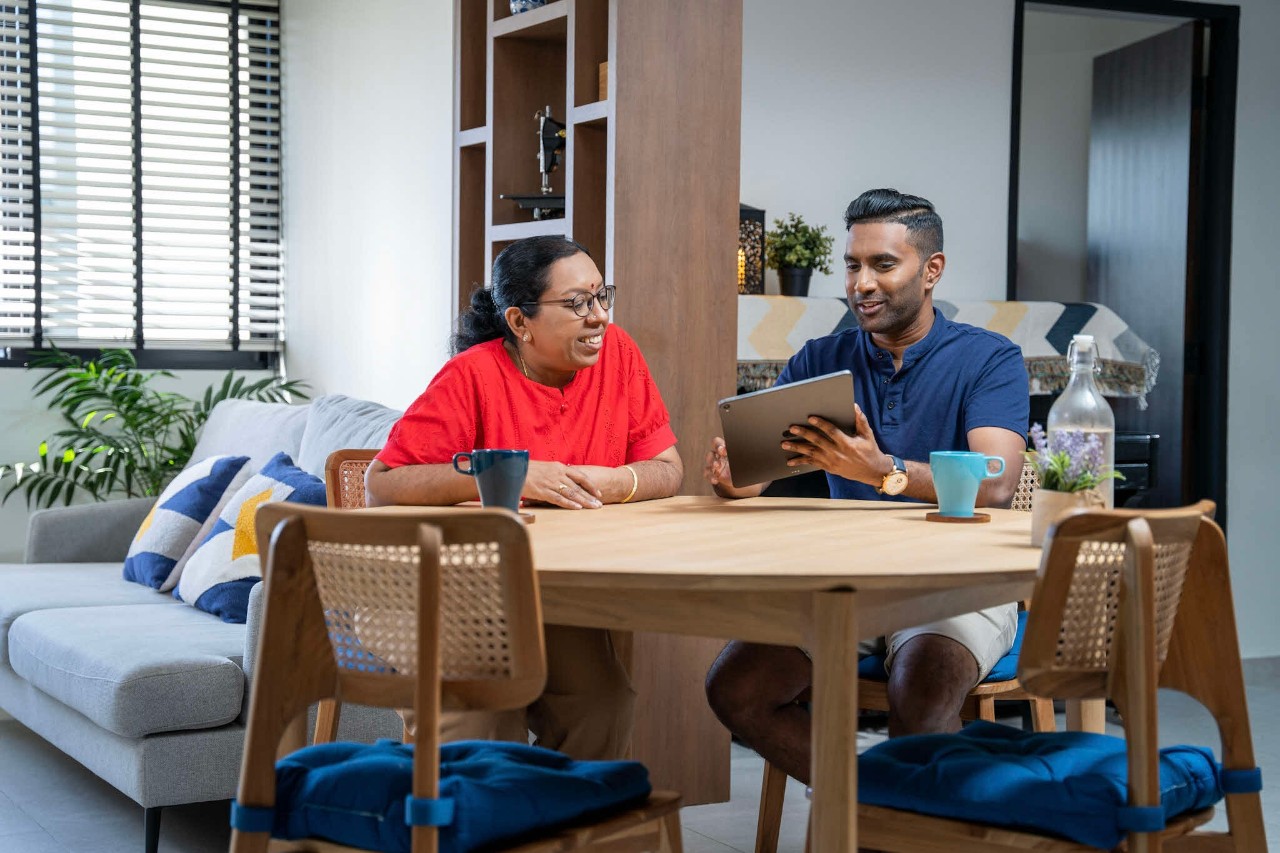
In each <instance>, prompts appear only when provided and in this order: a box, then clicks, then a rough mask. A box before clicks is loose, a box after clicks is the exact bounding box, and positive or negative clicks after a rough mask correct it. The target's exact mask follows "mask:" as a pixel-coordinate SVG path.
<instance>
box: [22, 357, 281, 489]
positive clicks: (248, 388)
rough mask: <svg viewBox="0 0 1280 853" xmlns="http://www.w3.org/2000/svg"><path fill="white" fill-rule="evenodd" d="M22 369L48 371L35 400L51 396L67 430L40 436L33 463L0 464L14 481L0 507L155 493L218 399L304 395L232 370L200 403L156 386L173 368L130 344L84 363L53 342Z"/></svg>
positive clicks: (182, 460)
mask: <svg viewBox="0 0 1280 853" xmlns="http://www.w3.org/2000/svg"><path fill="white" fill-rule="evenodd" d="M28 367H29V368H31V369H37V370H39V369H43V370H45V371H46V373H45V374H44V376H42V377H41V378H40V379H38V380H37V381H36V383H35V387H34V391H35V396H36V397H47V398H48V399H49V400H50V402H51V404H52V407H53V408H54V409H55V410H57V411H58V412H60V413H61V415H62V418H63V420H64V421H65V426H64V427H63V428H62V429H60V430H58V431H57V432H55V433H54V434H53V435H52V436H51V437H50V438H48V439H46V440H44V441H42V442H40V445H39V447H38V448H37V450H36V458H35V459H34V460H33V461H29V462H16V463H13V464H10V465H0V483H3V482H4V481H5V480H10V481H11V482H10V484H9V486H8V489H7V490H6V491H5V493H4V496H3V498H0V504H2V503H4V502H5V501H7V500H8V499H9V498H10V497H12V496H13V494H14V492H17V491H22V492H23V493H24V494H25V495H26V499H27V505H28V506H31V505H35V506H38V507H48V506H52V505H53V504H55V503H57V502H58V501H59V500H61V501H62V502H63V503H68V504H69V503H71V502H72V500H73V499H76V498H86V497H87V498H90V499H92V500H98V501H101V500H107V499H109V498H115V497H150V496H155V495H159V494H160V492H161V490H163V489H164V487H165V485H166V484H167V483H168V482H169V481H170V480H172V479H173V478H174V477H175V476H176V475H177V474H178V472H179V471H181V470H182V469H183V467H184V466H185V465H186V464H187V461H188V460H189V459H190V458H191V452H192V451H193V450H194V449H195V446H196V439H197V438H198V437H199V432H200V428H201V427H202V426H203V425H204V422H205V420H207V419H208V417H209V412H210V410H211V409H212V408H213V407H214V405H215V404H216V403H218V402H219V401H221V400H226V399H229V398H238V399H248V400H261V401H265V402H285V401H287V400H289V399H290V397H291V396H298V397H302V398H304V399H305V398H306V394H304V393H303V390H302V389H304V388H305V387H306V385H305V383H302V382H298V381H293V380H290V381H286V380H284V379H281V378H280V377H276V376H269V377H267V378H265V379H260V380H258V381H256V382H248V381H246V380H245V379H244V378H243V377H237V376H236V375H235V374H234V373H233V372H228V373H227V375H226V376H225V377H223V379H222V381H221V382H220V383H215V384H214V385H211V386H209V388H207V389H206V390H205V392H204V395H203V396H201V397H200V398H199V399H191V398H189V397H187V396H185V395H183V394H178V393H175V392H172V391H161V390H159V389H157V388H155V387H154V383H155V380H156V379H158V378H160V377H172V376H173V374H172V373H171V372H169V371H167V370H139V369H138V362H137V360H136V359H135V358H134V357H133V353H131V352H129V351H128V350H119V349H117V350H104V351H103V353H102V354H101V356H99V357H98V358H96V359H88V360H85V359H81V358H80V357H79V356H76V355H72V354H71V353H68V352H64V351H63V350H59V349H57V348H54V349H50V350H48V351H42V352H38V353H33V354H32V356H31V360H30V364H29V365H28Z"/></svg>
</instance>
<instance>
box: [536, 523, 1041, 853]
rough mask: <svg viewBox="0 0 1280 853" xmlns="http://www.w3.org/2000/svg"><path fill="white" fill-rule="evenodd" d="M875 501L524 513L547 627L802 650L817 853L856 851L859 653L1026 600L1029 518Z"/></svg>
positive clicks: (1031, 554) (1033, 554)
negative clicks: (809, 678)
mask: <svg viewBox="0 0 1280 853" xmlns="http://www.w3.org/2000/svg"><path fill="white" fill-rule="evenodd" d="M931 509H933V507H929V506H923V505H920V504H903V503H893V502H874V501H844V500H814V499H798V498H752V499H748V500H741V501H728V500H723V499H720V498H714V497H675V498H667V499H665V500H656V501H647V502H644V503H637V504H626V505H613V506H607V507H604V508H603V509H600V510H594V511H580V512H568V511H564V510H557V509H537V510H534V511H533V514H534V519H533V521H534V523H531V524H530V525H529V528H528V530H529V534H530V537H531V540H532V543H533V551H534V561H535V565H536V566H537V569H538V578H539V582H540V586H541V591H542V605H543V615H544V618H545V619H546V621H547V622H549V623H555V624H562V625H577V626H584V627H594V628H610V629H616V630H621V631H639V632H650V631H652V632H664V633H670V634H683V635H692V636H698V637H716V638H724V639H740V640H748V641H752V642H758V643H775V644H787V645H795V646H801V647H803V648H805V649H806V650H808V652H809V653H810V655H811V657H812V659H813V673H814V675H813V700H812V710H813V735H812V738H813V740H812V747H813V753H812V754H813V764H812V784H813V806H812V808H813V814H812V821H813V823H812V845H813V846H812V849H813V850H814V851H815V853H831V851H835V853H849V852H850V851H853V850H856V849H857V808H856V806H855V803H856V802H857V767H858V765H857V750H856V743H857V727H858V725H857V724H858V696H857V691H858V678H857V665H858V655H857V647H858V641H859V640H860V639H863V638H871V637H877V636H881V635H884V634H887V633H889V632H891V631H894V630H898V629H901V628H907V627H911V626H913V625H919V624H922V623H925V622H929V621H932V620H935V619H940V618H944V617H947V616H954V615H958V614H961V613H967V612H971V611H974V610H979V609H981V608H984V607H990V606H993V605H997V604H1001V603H1004V602H1010V601H1017V600H1019V599H1023V598H1026V597H1028V596H1029V595H1030V593H1031V589H1032V586H1033V584H1034V580H1035V576H1036V570H1037V568H1038V566H1039V562H1040V549H1039V548H1035V547H1032V546H1031V544H1030V527H1031V517H1030V514H1029V513H1025V512H1014V511H1011V510H1000V509H986V510H983V512H985V513H987V514H988V515H989V516H990V521H989V522H987V523H936V522H931V521H927V520H926V518H925V516H926V513H927V511H928V510H931Z"/></svg>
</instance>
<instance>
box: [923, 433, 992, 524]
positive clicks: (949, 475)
mask: <svg viewBox="0 0 1280 853" xmlns="http://www.w3.org/2000/svg"><path fill="white" fill-rule="evenodd" d="M992 462H998V463H999V464H1000V467H999V468H996V469H995V470H994V471H993V470H991V463H992ZM929 471H930V473H932V474H933V490H934V491H935V492H937V494H938V512H939V513H941V514H942V515H946V516H950V517H953V518H969V517H971V516H972V515H973V505H974V503H976V502H977V500H978V487H979V486H981V485H982V481H983V480H989V479H993V478H995V477H999V476H1000V475H1001V474H1003V473H1004V459H1003V458H1001V457H999V456H987V455H986V454H983V453H978V452H977V451H975V450H935V451H934V452H933V453H930V454H929Z"/></svg>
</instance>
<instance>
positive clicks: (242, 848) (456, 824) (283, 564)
mask: <svg viewBox="0 0 1280 853" xmlns="http://www.w3.org/2000/svg"><path fill="white" fill-rule="evenodd" d="M256 525H257V529H258V535H259V537H260V538H259V540H258V541H259V542H260V543H263V544H262V546H261V548H262V551H263V564H264V566H265V580H264V583H265V585H266V591H265V602H264V611H263V625H262V640H261V644H260V647H259V648H260V654H259V660H258V661H257V663H256V666H255V669H254V681H253V689H252V697H251V702H250V713H249V724H248V736H247V738H246V748H245V757H244V763H243V766H242V770H241V778H240V786H239V792H238V795H237V800H236V803H235V804H234V805H233V809H232V823H233V827H234V832H233V835H232V846H231V850H232V853H249V851H266V850H267V849H268V843H269V841H270V849H271V850H309V851H339V850H363V849H406V850H407V849H409V848H408V847H404V848H399V847H397V846H395V845H394V844H391V843H389V842H388V846H375V845H372V844H370V845H367V846H365V847H350V846H344V845H345V844H346V843H348V841H349V838H348V837H347V836H342V837H339V838H336V839H335V838H334V835H332V834H331V835H328V836H327V837H326V838H303V839H299V840H289V841H283V842H282V841H279V840H273V839H269V836H270V834H271V829H272V826H273V824H274V825H275V826H277V827H278V826H280V825H281V821H289V822H290V823H289V824H288V825H289V826H293V823H292V821H294V820H295V819H302V818H298V817H297V816H298V815H299V814H300V813H302V814H304V815H310V814H314V813H321V814H325V815H332V814H333V813H335V812H339V813H341V814H342V815H343V819H344V820H346V819H347V816H348V815H350V816H352V817H351V822H353V823H359V821H360V820H363V819H366V818H367V815H368V807H367V806H364V805H360V806H355V805H351V806H347V807H346V810H345V811H343V808H340V807H336V806H334V805H332V804H330V803H328V802H325V803H319V804H317V803H315V802H306V803H305V804H300V803H298V802H297V799H305V796H304V795H303V794H298V793H297V792H298V791H301V792H310V791H312V790H313V789H314V788H319V787H320V786H319V785H315V786H308V785H305V784H304V785H297V786H295V787H296V789H297V791H294V790H293V789H291V788H289V785H288V780H287V778H286V780H285V782H284V784H283V786H282V787H278V784H280V783H279V780H278V778H277V770H276V758H277V750H278V749H279V747H280V744H281V738H282V736H283V735H284V733H285V732H286V730H287V729H289V727H290V725H291V723H292V722H293V721H295V720H296V719H298V718H299V716H300V715H302V714H305V713H306V710H307V708H308V706H309V705H310V704H312V703H314V702H316V701H319V700H323V699H331V698H335V697H340V698H341V699H343V700H345V701H351V702H355V703H357V704H362V705H373V706H380V707H390V708H413V709H414V711H415V713H416V715H417V717H418V719H419V720H420V721H421V725H420V727H419V730H418V741H417V743H416V744H415V745H414V747H413V748H412V757H411V759H410V760H411V761H412V774H411V787H410V783H406V785H405V787H406V788H408V789H409V794H408V797H407V798H406V797H405V796H404V795H403V794H399V795H398V798H397V796H396V795H392V796H390V797H388V811H387V812H386V814H385V815H380V816H379V819H378V820H377V821H374V822H373V823H374V824H375V825H376V828H375V830H374V831H375V832H376V834H377V835H378V836H379V837H381V835H382V834H383V833H384V832H385V831H386V823H387V822H390V821H392V820H394V817H392V816H395V815H402V816H403V817H402V820H403V823H404V824H409V823H412V824H413V825H412V826H410V827H409V828H408V829H407V830H403V831H402V834H403V833H407V835H408V838H409V839H410V843H411V849H412V853H424V851H435V850H436V849H437V846H438V843H439V840H440V834H442V833H446V832H449V833H454V834H455V835H454V836H453V838H454V840H456V841H457V843H458V844H459V845H460V847H461V849H471V846H468V845H466V844H464V842H462V841H461V840H458V839H460V838H462V835H463V834H464V833H467V834H469V835H468V837H470V838H475V837H476V836H475V835H474V833H476V832H490V833H492V832H493V830H492V827H490V826H489V824H491V823H492V822H494V821H502V820H504V819H507V817H508V815H507V813H508V812H510V813H513V814H517V815H519V814H521V813H523V812H525V811H526V810H528V806H527V798H529V797H531V796H534V795H536V794H537V792H536V791H530V790H527V789H529V788H532V787H534V786H528V785H526V786H521V785H520V784H519V782H520V781H522V779H523V778H524V777H520V776H518V775H517V776H516V777H512V776H510V775H509V774H508V775H507V776H506V781H505V782H504V784H505V785H506V786H507V788H509V789H511V790H512V791H513V796H514V797H516V800H515V801H514V802H513V803H512V807H511V808H510V809H497V808H490V809H489V810H488V811H482V810H481V809H480V808H479V807H478V806H477V805H476V804H475V803H474V802H470V801H468V800H467V799H466V798H467V797H469V796H472V795H471V794H469V793H468V791H469V790H472V789H468V788H467V787H466V784H467V781H466V780H465V779H461V780H460V779H459V777H457V776H456V775H454V774H453V773H452V772H451V770H450V766H451V765H445V766H444V768H443V769H442V765H441V751H442V749H443V750H449V749H451V748H452V746H456V747H460V748H465V749H473V750H479V751H483V752H484V754H485V756H486V758H485V761H489V760H490V759H489V758H488V756H489V755H491V754H492V755H493V756H495V757H498V756H500V755H501V754H507V753H503V752H502V751H503V750H507V751H511V750H527V751H530V752H536V753H538V754H541V755H543V756H549V757H552V758H559V756H558V755H557V754H555V753H550V752H548V751H546V750H536V749H535V748H533V747H528V746H524V745H515V744H501V743H482V744H481V743H472V744H461V745H452V746H445V747H442V746H441V744H440V741H439V717H440V713H441V710H442V708H448V709H459V710H504V709H513V708H518V707H524V706H525V705H527V704H529V703H530V702H532V701H533V700H534V699H535V698H536V697H537V696H538V695H539V694H540V693H541V691H542V689H543V686H544V683H545V680H546V659H545V654H544V647H543V639H542V619H541V604H540V599H539V594H538V586H537V581H536V578H535V575H534V567H533V559H532V553H531V550H530V547H529V540H528V534H527V532H526V530H525V528H524V525H523V524H521V523H520V522H519V521H518V520H517V519H515V518H513V517H511V516H510V514H509V513H505V512H501V511H490V510H480V509H476V510H466V511H459V510H450V509H443V510H441V509H431V510H428V509H416V508H406V509H403V510H395V511H389V512H387V513H377V514H365V513H360V514H356V513H351V512H341V511H336V510H333V509H328V508H319V507H305V506H301V505H297V504H289V503H275V504H267V505H264V506H263V507H262V508H261V509H260V510H259V512H258V515H257V518H256ZM347 746H351V747H352V748H360V747H358V746H357V745H345V744H327V745H323V746H319V747H310V748H308V749H309V750H310V752H311V753H312V754H315V752H316V750H325V749H327V748H329V747H343V748H345V747H347ZM376 748H379V749H403V748H402V747H399V746H398V745H395V744H391V743H389V742H382V743H380V744H378V745H377V747H376ZM326 754H330V753H326ZM295 756H297V757H296V758H295V757H294V756H291V757H290V759H292V760H293V761H294V762H295V763H294V764H292V765H289V769H290V772H296V770H295V768H296V767H298V766H302V767H308V768H310V767H312V766H314V763H313V764H308V763H307V761H312V762H314V761H315V759H312V758H310V757H309V758H307V759H305V760H304V759H303V758H302V757H301V754H299V753H295ZM290 759H286V761H289V760H290ZM455 760H456V759H455ZM565 761H566V762H567V760H565ZM569 764H572V765H573V766H574V767H583V768H584V771H583V772H584V773H585V774H588V775H589V774H592V773H595V772H600V773H605V772H611V771H609V770H608V768H606V767H605V765H610V766H614V765H617V764H618V763H615V762H569ZM586 765H594V767H593V768H586ZM380 767H381V765H379V768H380ZM339 769H350V765H349V764H348V765H345V766H343V765H341V764H340V767H339ZM366 772H367V771H366ZM378 772H379V773H381V772H382V771H381V769H379V771H378ZM628 772H642V771H639V768H638V765H632V766H631V768H629V770H628ZM512 778H515V781H514V782H513V781H510V780H511V779H512ZM546 778H547V777H546V776H537V777H536V779H534V780H533V781H535V782H537V783H538V784H539V785H543V784H545V781H544V780H545V779H546ZM591 778H592V779H594V778H595V777H594V776H592V777H591ZM402 779H403V777H402ZM633 781H634V780H633ZM641 784H642V786H643V787H644V788H647V782H643V777H641ZM451 786H452V787H451ZM334 787H336V788H339V789H341V788H342V785H341V784H336V785H335V786H334ZM367 787H368V786H367V785H364V786H361V785H354V784H353V785H349V786H348V790H347V793H352V792H354V794H355V795H363V794H364V790H363V789H364V788H367ZM488 787H489V788H491V789H492V788H501V787H502V785H496V786H495V785H493V784H492V783H490V785H489V786H488ZM596 787H607V786H602V785H596ZM280 791H283V792H284V795H285V796H286V799H287V798H288V797H289V796H294V795H296V799H294V800H292V801H288V802H278V801H277V795H278V792H280ZM450 792H452V793H450ZM442 797H443V798H442ZM543 799H544V801H545V800H546V795H545V792H544V793H543ZM468 802H470V805H468ZM300 805H303V806H305V807H302V808H299V806H300ZM396 807H398V808H399V811H396ZM555 807H556V808H565V809H574V808H578V809H582V810H583V811H586V809H585V807H582V806H580V805H578V804H576V803H575V802H574V801H573V799H572V798H567V797H566V798H561V799H560V800H558V801H557V804H556V806H555ZM678 809H679V797H678V796H677V795H675V794H671V793H663V792H653V793H652V794H650V795H649V796H648V797H647V798H646V797H645V794H644V790H641V791H640V792H639V795H638V796H631V795H628V801H627V802H625V803H614V804H613V805H612V806H610V807H609V808H607V809H603V810H599V811H596V810H592V811H591V812H590V814H584V815H581V816H579V817H576V818H575V819H574V820H569V821H568V822H567V823H566V822H561V821H557V822H556V823H555V824H554V825H553V826H550V827H545V828H543V829H533V828H521V829H519V831H518V832H517V833H516V834H515V835H514V836H512V837H504V838H500V839H498V840H496V841H495V840H494V839H492V838H490V839H488V840H484V841H476V842H475V843H480V844H482V845H483V846H484V849H486V850H490V849H495V848H494V845H495V844H506V845H508V846H506V847H503V848H502V849H505V850H511V851H519V853H552V851H567V850H598V851H603V850H624V849H625V850H636V851H679V850H680V849H681V840H680V824H679V811H678ZM277 810H278V811H279V814H277ZM533 811H538V810H537V809H533ZM543 815H544V817H546V815H545V809H544V810H543ZM384 818H385V820H384ZM305 819H306V820H311V819H312V818H310V817H306V818H305ZM519 819H520V818H518V817H517V818H516V820H517V821H518V820H519ZM366 822H368V821H366ZM477 827H479V828H478V829H477ZM335 834H336V833H335ZM381 844H382V842H381V838H379V845H381Z"/></svg>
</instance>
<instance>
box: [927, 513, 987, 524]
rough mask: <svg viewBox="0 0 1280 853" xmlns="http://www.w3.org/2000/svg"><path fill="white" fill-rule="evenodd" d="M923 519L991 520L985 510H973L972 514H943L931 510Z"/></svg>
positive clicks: (962, 521)
mask: <svg viewBox="0 0 1280 853" xmlns="http://www.w3.org/2000/svg"><path fill="white" fill-rule="evenodd" d="M924 520H925V521H945V522H947V523H948V524H986V523H987V522H988V521H990V520H991V516H989V515H987V514H986V513H985V512H975V513H974V514H973V515H943V514H942V513H940V512H931V513H929V514H928V515H926V516H925V517H924Z"/></svg>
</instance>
